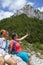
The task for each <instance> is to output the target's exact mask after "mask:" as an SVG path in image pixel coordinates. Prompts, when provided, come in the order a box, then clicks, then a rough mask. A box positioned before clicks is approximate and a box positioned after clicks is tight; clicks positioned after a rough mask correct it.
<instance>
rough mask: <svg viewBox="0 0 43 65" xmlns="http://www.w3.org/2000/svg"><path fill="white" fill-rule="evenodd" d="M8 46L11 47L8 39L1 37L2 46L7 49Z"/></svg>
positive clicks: (0, 45) (0, 46)
mask: <svg viewBox="0 0 43 65" xmlns="http://www.w3.org/2000/svg"><path fill="white" fill-rule="evenodd" d="M8 47H9V42H8V41H6V39H5V38H0V48H1V49H5V50H6V51H7V50H8Z"/></svg>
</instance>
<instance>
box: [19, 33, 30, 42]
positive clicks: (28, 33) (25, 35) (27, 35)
mask: <svg viewBox="0 0 43 65" xmlns="http://www.w3.org/2000/svg"><path fill="white" fill-rule="evenodd" d="M29 35H30V33H27V34H26V35H25V36H23V37H22V38H20V39H19V40H20V41H22V40H24V39H25V38H26V37H27V36H29Z"/></svg>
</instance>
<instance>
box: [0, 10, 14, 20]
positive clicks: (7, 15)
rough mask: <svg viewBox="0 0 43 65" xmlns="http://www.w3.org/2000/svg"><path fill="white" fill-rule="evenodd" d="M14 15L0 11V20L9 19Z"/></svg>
mask: <svg viewBox="0 0 43 65" xmlns="http://www.w3.org/2000/svg"><path fill="white" fill-rule="evenodd" d="M13 14H14V13H13V12H8V11H7V12H5V11H0V20H1V19H3V18H8V17H10V16H12V15H13Z"/></svg>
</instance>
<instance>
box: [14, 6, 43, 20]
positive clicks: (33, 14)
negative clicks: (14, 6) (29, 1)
mask: <svg viewBox="0 0 43 65" xmlns="http://www.w3.org/2000/svg"><path fill="white" fill-rule="evenodd" d="M23 13H24V14H26V15H27V16H28V17H33V18H34V17H36V18H39V19H43V13H41V12H40V11H39V10H37V9H34V8H33V7H32V6H31V5H25V7H23V8H22V9H20V10H18V11H17V12H16V13H15V14H14V16H16V15H21V14H23Z"/></svg>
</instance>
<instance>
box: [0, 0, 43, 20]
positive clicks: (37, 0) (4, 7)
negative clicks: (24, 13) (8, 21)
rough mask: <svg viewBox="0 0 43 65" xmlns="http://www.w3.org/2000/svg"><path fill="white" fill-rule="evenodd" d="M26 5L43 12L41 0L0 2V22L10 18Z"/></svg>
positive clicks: (42, 0)
mask: <svg viewBox="0 0 43 65" xmlns="http://www.w3.org/2000/svg"><path fill="white" fill-rule="evenodd" d="M26 3H28V4H30V5H31V6H33V7H34V8H37V9H39V10H40V11H41V12H42V11H43V0H0V20H1V19H3V18H7V17H10V16H12V15H13V14H14V12H16V11H17V10H19V9H21V8H23V7H24V6H25V5H26Z"/></svg>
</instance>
